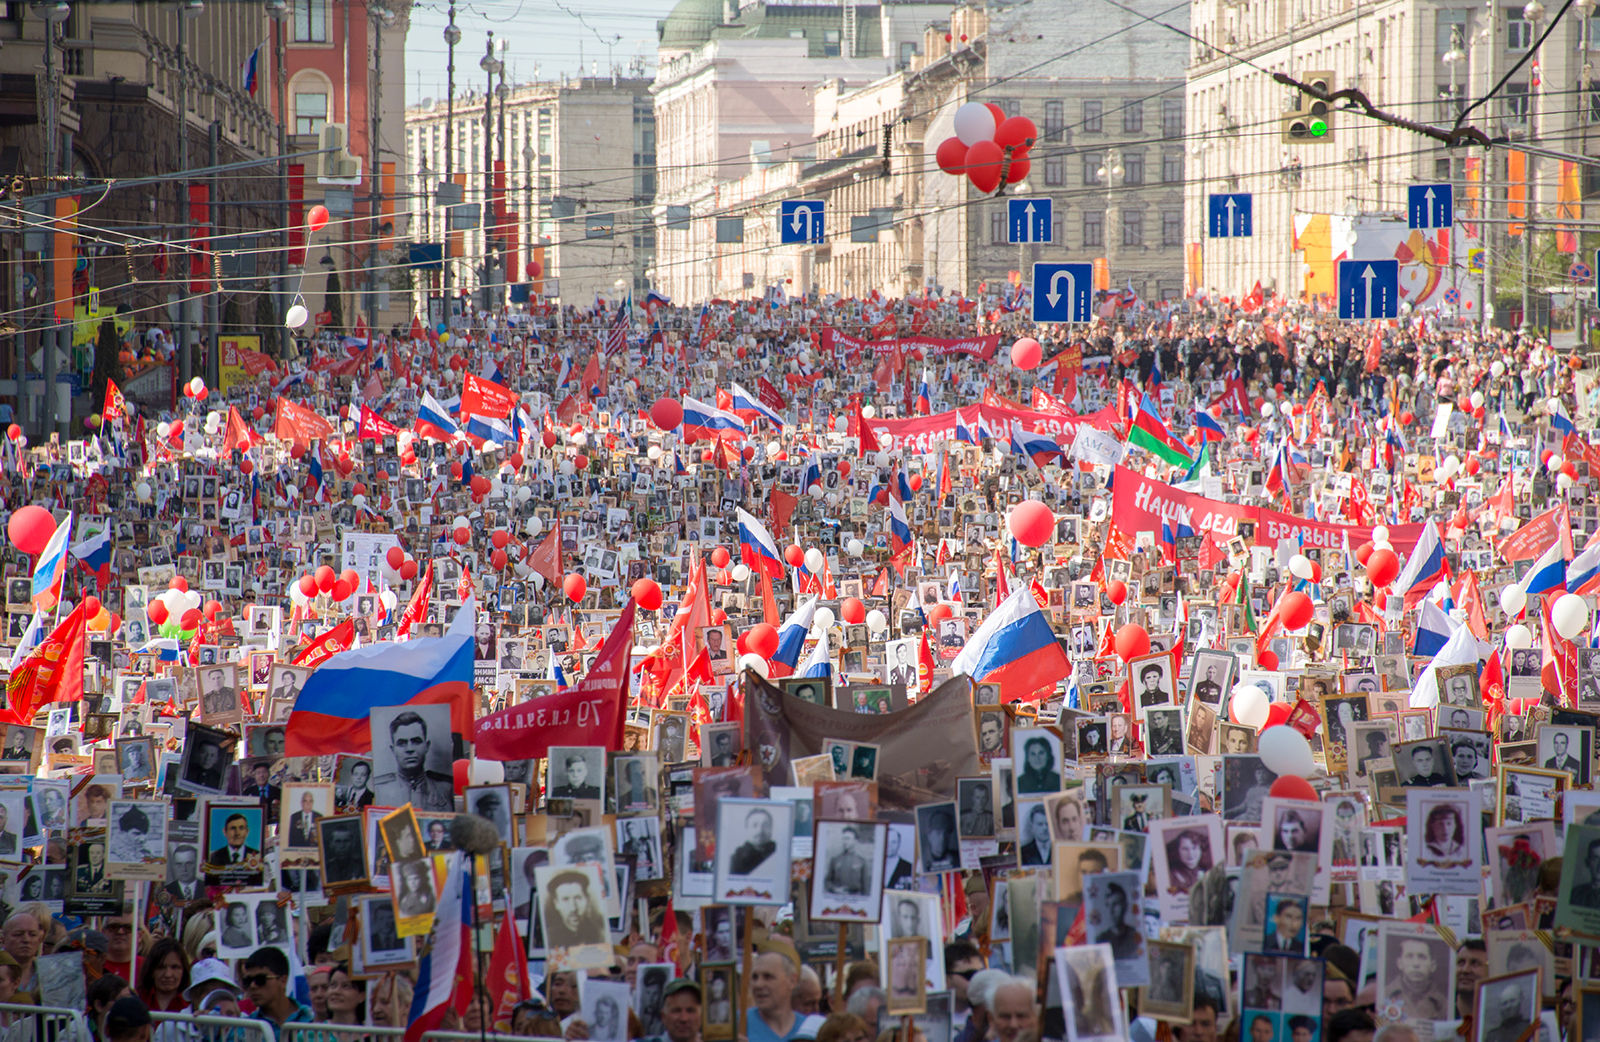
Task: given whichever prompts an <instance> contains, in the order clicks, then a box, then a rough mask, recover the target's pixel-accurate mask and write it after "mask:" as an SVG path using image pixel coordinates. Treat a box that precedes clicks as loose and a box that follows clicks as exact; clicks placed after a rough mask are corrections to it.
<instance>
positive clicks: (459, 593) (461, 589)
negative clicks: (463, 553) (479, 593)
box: [456, 563, 472, 601]
mask: <svg viewBox="0 0 1600 1042" xmlns="http://www.w3.org/2000/svg"><path fill="white" fill-rule="evenodd" d="M471 596H472V569H471V568H469V567H467V565H466V564H465V563H463V564H462V565H461V578H460V579H459V580H457V581H456V599H457V600H461V601H464V600H466V599H467V598H468V597H471Z"/></svg>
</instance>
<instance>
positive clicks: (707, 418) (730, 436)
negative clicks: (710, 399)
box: [683, 397, 750, 442]
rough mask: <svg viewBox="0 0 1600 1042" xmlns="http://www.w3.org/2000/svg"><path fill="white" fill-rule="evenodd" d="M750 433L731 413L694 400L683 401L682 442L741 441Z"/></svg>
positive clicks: (686, 398)
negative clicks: (720, 439) (721, 439)
mask: <svg viewBox="0 0 1600 1042" xmlns="http://www.w3.org/2000/svg"><path fill="white" fill-rule="evenodd" d="M749 433H750V432H749V431H748V430H747V429H746V428H745V425H744V421H743V420H741V419H739V417H737V416H735V415H734V414H733V413H731V412H725V411H723V410H722V409H719V408H717V407H716V406H714V405H707V404H706V403H705V402H702V401H700V400H698V399H695V398H688V397H685V398H684V399H683V440H684V441H686V442H695V441H703V440H715V439H718V438H723V439H727V440H730V441H742V440H744V437H745V435H747V434H749Z"/></svg>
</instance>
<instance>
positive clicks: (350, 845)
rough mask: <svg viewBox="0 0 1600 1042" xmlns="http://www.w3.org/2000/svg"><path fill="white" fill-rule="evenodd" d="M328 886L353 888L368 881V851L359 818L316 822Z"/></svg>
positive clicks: (345, 816)
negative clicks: (364, 843) (352, 886)
mask: <svg viewBox="0 0 1600 1042" xmlns="http://www.w3.org/2000/svg"><path fill="white" fill-rule="evenodd" d="M317 841H318V846H319V848H320V850H321V855H322V878H323V883H324V885H325V886H326V887H330V888H331V887H338V886H351V885H356V884H359V883H363V882H365V881H366V879H367V862H366V852H365V848H364V845H363V836H362V827H361V818H360V816H359V815H343V816H340V817H334V818H323V819H322V820H320V821H318V822H317Z"/></svg>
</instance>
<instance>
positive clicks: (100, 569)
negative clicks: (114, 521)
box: [72, 529, 111, 587]
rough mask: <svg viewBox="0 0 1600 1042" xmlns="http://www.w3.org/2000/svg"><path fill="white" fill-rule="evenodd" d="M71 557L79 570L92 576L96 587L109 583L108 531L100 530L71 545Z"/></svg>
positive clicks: (109, 550)
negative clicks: (76, 562)
mask: <svg viewBox="0 0 1600 1042" xmlns="http://www.w3.org/2000/svg"><path fill="white" fill-rule="evenodd" d="M72 556H73V557H76V558H77V559H78V567H79V568H82V569H83V570H84V571H86V572H88V573H89V574H90V575H92V576H94V581H95V585H96V586H102V587H103V586H105V584H106V583H108V582H110V581H111V531H110V529H102V530H101V531H99V532H95V533H93V534H92V535H90V536H89V537H88V538H86V539H80V540H79V541H78V542H76V543H73V544H72Z"/></svg>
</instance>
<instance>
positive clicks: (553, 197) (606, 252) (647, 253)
mask: <svg viewBox="0 0 1600 1042" xmlns="http://www.w3.org/2000/svg"><path fill="white" fill-rule="evenodd" d="M486 86H487V85H485V87H486ZM491 101H492V105H491V104H490V102H491ZM491 112H492V114H491ZM406 137H407V149H408V151H409V153H410V155H411V158H412V163H413V170H414V173H415V177H416V179H417V182H418V183H419V184H423V185H429V186H432V185H434V184H435V183H436V182H438V181H440V180H442V179H443V176H444V173H445V171H447V170H449V171H451V172H452V173H453V175H454V176H455V178H456V179H457V180H458V181H459V182H460V183H461V185H462V188H461V191H462V193H463V195H462V200H463V201H464V202H465V203H468V204H477V203H481V202H482V200H483V199H484V197H485V192H486V191H489V192H490V193H491V194H495V193H498V194H500V195H501V197H502V198H501V205H499V206H498V207H494V206H491V212H495V211H496V210H498V213H499V217H498V220H497V221H496V222H492V228H491V230H492V231H493V234H492V235H491V236H490V238H491V239H494V240H496V245H497V246H499V245H500V244H503V249H497V250H496V251H495V252H496V255H498V254H499V253H504V255H505V256H504V263H502V264H499V265H497V266H496V269H495V270H492V271H490V272H489V279H488V281H489V284H490V286H491V289H492V291H493V293H494V294H495V295H496V298H497V299H500V300H503V299H505V295H506V287H507V284H508V283H526V284H528V285H529V286H530V288H531V292H532V293H534V294H537V295H538V296H540V297H542V298H545V299H555V300H560V301H562V302H565V303H572V304H580V305H588V304H591V303H592V302H593V301H594V299H595V298H596V297H604V298H613V297H615V296H618V295H620V294H625V293H627V292H633V293H634V294H635V296H636V298H638V299H642V298H643V296H644V292H645V291H646V290H647V289H648V286H649V277H648V272H649V271H650V269H651V267H652V265H653V263H654V259H655V227H654V225H653V222H652V220H651V217H650V208H651V204H652V201H653V200H654V198H655V193H656V171H655V164H656V130H655V111H654V107H653V105H652V103H651V99H650V94H649V81H648V80H645V79H642V78H640V77H637V76H632V77H628V76H621V75H617V76H612V77H589V76H585V77H577V78H573V79H570V80H561V81H556V82H548V83H529V84H518V85H515V86H509V85H508V86H507V88H506V90H505V91H503V92H502V91H501V90H500V89H499V86H498V84H497V85H496V88H495V90H494V92H493V94H492V95H491V94H486V92H485V89H478V88H472V89H469V90H466V91H465V92H463V93H461V94H459V95H458V96H457V98H456V103H455V106H454V113H453V116H452V113H451V111H450V106H448V105H447V104H446V102H445V101H443V100H431V99H430V100H427V101H424V102H423V103H421V104H419V105H415V106H412V107H411V108H410V109H408V110H407V111H406ZM447 140H449V141H450V142H451V144H452V146H453V147H452V149H451V151H452V152H453V158H451V159H449V160H447V155H446V147H445V143H446V141H447ZM486 141H487V143H488V147H489V149H490V154H492V156H493V158H491V160H490V164H489V166H490V167H491V168H492V167H494V166H495V164H497V163H500V164H503V166H502V170H503V173H502V175H501V176H500V180H499V182H498V185H499V187H498V188H496V187H495V186H496V182H493V181H491V182H490V183H488V184H487V186H486V182H485V179H484V171H485V169H486V167H485V163H484V160H485V155H486V152H485V142H486ZM418 213H419V218H420V223H419V226H418V238H419V239H421V240H424V241H426V242H428V243H436V244H440V245H441V246H442V245H443V244H444V242H445V240H446V237H447V234H448V229H447V228H446V222H447V219H448V215H447V213H446V210H445V209H444V208H443V207H442V206H438V205H423V206H421V207H420V208H419V211H418ZM466 223H468V224H472V225H473V226H471V227H464V229H463V230H462V231H460V232H458V233H457V235H456V236H455V238H454V241H453V244H452V246H451V248H450V251H449V252H450V259H449V260H448V261H447V264H448V265H449V267H450V282H449V284H450V285H451V286H454V287H456V288H458V289H464V290H475V291H481V289H482V287H483V285H484V283H485V268H484V260H485V256H486V252H485V250H486V240H485V234H484V229H483V227H482V225H481V223H478V222H466ZM530 265H533V267H531V268H530ZM618 282H621V283H622V285H621V286H619V285H618ZM442 287H443V281H442V280H441V279H439V278H437V277H435V278H434V279H432V280H431V284H430V285H429V286H428V287H427V288H428V290H429V291H430V292H435V293H437V292H441V291H442Z"/></svg>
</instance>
